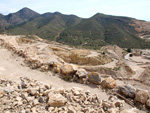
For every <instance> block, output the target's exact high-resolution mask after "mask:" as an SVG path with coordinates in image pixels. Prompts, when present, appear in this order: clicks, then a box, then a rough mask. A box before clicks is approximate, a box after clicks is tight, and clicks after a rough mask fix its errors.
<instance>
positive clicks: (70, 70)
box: [61, 64, 78, 75]
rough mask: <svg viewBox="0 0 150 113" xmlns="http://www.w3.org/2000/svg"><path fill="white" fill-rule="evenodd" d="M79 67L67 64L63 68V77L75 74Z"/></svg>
mask: <svg viewBox="0 0 150 113" xmlns="http://www.w3.org/2000/svg"><path fill="white" fill-rule="evenodd" d="M77 69H78V68H77V67H76V66H75V65H72V64H65V65H63V66H62V67H61V72H62V74H63V75H69V74H73V73H75V72H76V71H77Z"/></svg>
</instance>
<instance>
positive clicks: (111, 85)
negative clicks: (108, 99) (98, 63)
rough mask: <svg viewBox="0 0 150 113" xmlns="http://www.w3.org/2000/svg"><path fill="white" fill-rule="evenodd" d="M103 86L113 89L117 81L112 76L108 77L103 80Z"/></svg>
mask: <svg viewBox="0 0 150 113" xmlns="http://www.w3.org/2000/svg"><path fill="white" fill-rule="evenodd" d="M101 86H102V87H103V88H110V89H112V88H114V87H116V81H115V80H114V79H113V78H112V77H108V78H105V79H104V80H103V81H102V83H101Z"/></svg>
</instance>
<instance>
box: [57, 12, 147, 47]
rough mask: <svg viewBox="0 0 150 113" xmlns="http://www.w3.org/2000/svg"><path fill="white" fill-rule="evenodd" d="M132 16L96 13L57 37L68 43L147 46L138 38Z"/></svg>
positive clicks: (85, 45)
mask: <svg viewBox="0 0 150 113" xmlns="http://www.w3.org/2000/svg"><path fill="white" fill-rule="evenodd" d="M132 20H133V19H132V18H127V17H119V16H110V15H104V14H100V13H98V14H96V15H94V16H93V17H91V18H89V19H85V20H84V21H82V22H81V23H80V24H78V25H76V26H74V27H72V28H70V29H66V30H64V31H63V32H62V33H61V34H60V37H59V38H58V39H57V41H59V42H65V43H66V44H70V45H82V47H86V48H93V47H94V48H99V47H100V46H104V45H107V44H113V45H118V46H121V47H129V48H139V47H147V46H149V45H148V43H146V42H145V41H144V40H142V39H140V38H138V35H137V34H138V32H137V31H136V30H135V28H134V27H133V26H131V24H134V21H132Z"/></svg>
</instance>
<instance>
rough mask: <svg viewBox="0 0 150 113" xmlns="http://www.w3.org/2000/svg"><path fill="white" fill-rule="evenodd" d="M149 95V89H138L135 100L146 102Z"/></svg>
mask: <svg viewBox="0 0 150 113" xmlns="http://www.w3.org/2000/svg"><path fill="white" fill-rule="evenodd" d="M148 98H149V95H148V91H147V90H143V89H137V90H136V93H135V100H136V101H138V102H140V103H142V104H145V103H146V101H147V100H148Z"/></svg>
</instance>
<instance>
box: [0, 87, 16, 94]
mask: <svg viewBox="0 0 150 113" xmlns="http://www.w3.org/2000/svg"><path fill="white" fill-rule="evenodd" d="M2 90H3V91H4V92H5V93H6V94H9V93H12V92H14V88H13V87H11V86H10V87H5V88H3V89H2Z"/></svg>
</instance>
